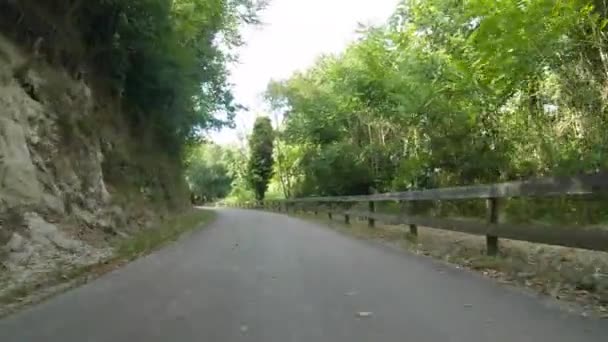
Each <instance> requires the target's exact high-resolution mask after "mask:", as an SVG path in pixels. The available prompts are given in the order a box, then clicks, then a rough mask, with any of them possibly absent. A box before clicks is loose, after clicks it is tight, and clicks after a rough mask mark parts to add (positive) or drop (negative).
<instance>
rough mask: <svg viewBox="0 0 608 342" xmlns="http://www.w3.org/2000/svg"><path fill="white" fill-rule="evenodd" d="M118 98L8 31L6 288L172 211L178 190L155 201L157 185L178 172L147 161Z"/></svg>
mask: <svg viewBox="0 0 608 342" xmlns="http://www.w3.org/2000/svg"><path fill="white" fill-rule="evenodd" d="M112 102H116V101H108V100H105V101H103V100H100V98H99V97H98V96H96V95H95V94H94V93H93V91H92V90H91V88H90V87H89V86H88V85H87V84H86V82H84V81H83V80H76V79H74V78H72V77H71V76H69V75H68V73H67V72H65V71H64V70H61V69H60V68H56V67H50V66H49V65H47V64H45V63H44V62H42V61H34V60H32V58H31V57H30V56H28V55H27V54H26V53H24V52H22V51H20V50H19V48H18V47H17V46H16V45H15V44H13V43H11V42H10V41H8V40H7V39H5V38H3V37H0V263H1V264H0V295H1V294H2V293H3V291H9V290H10V289H11V288H13V287H15V286H19V285H23V283H24V282H30V283H31V282H36V281H38V279H39V278H40V277H44V276H45V274H48V273H49V272H53V270H54V269H56V268H57V267H66V265H86V264H91V263H95V262H98V261H99V260H101V259H103V258H107V257H108V256H110V255H111V253H112V250H111V247H110V245H111V244H110V241H111V240H112V239H115V238H117V237H120V236H126V235H128V234H129V233H130V232H131V231H133V230H135V229H142V227H146V226H148V225H150V224H151V223H153V222H154V220H156V219H158V218H159V217H160V216H162V215H163V214H164V213H165V212H166V207H167V206H166V203H165V202H167V201H168V200H170V199H171V194H169V193H163V194H161V195H157V196H156V197H160V198H161V199H163V201H164V202H163V203H158V201H156V202H155V203H156V207H154V208H152V203H153V202H154V201H153V199H154V196H153V193H154V192H155V191H156V192H158V191H161V192H162V191H164V192H167V190H166V189H165V190H163V189H164V188H165V187H164V186H162V185H163V183H162V182H163V180H164V179H163V177H165V179H166V178H169V177H172V176H175V174H172V172H171V170H170V169H168V168H165V169H163V168H159V167H153V168H150V167H149V166H146V165H142V164H141V163H140V162H139V160H145V159H146V158H142V155H134V153H135V152H134V151H136V150H140V151H141V150H142V149H141V148H140V147H139V146H138V144H139V143H140V142H138V141H135V140H134V139H133V138H132V137H131V136H130V134H129V132H128V131H127V130H126V129H125V125H121V123H120V121H119V120H120V116H119V115H116V114H115V113H114V112H116V111H119V107H120V106H119V105H114V104H112ZM133 146H135V147H137V148H131V147H133ZM144 153H145V152H144ZM110 159H111V160H110ZM148 159H149V158H148ZM150 169H152V170H154V173H151V171H150ZM146 170H147V171H146ZM163 170H164V173H163V174H160V173H162V172H161V171H163ZM104 171H105V173H112V174H113V176H112V178H113V179H114V180H115V181H119V183H120V185H117V184H111V182H107V180H106V178H108V177H104ZM137 172H139V173H141V174H138V173H137ZM144 176H146V177H147V178H146V177H144Z"/></svg>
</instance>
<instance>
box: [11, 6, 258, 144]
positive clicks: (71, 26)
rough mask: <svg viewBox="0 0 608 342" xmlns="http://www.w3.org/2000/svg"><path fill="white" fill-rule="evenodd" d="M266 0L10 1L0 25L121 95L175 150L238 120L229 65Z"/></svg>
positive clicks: (138, 126) (135, 116)
mask: <svg viewBox="0 0 608 342" xmlns="http://www.w3.org/2000/svg"><path fill="white" fill-rule="evenodd" d="M265 3H266V2H265V1H264V0H91V1H83V0H48V1H37V0H23V1H16V2H15V1H11V2H4V3H2V4H0V11H1V13H2V14H1V17H2V19H3V20H1V21H2V22H3V23H2V24H0V26H3V29H4V31H8V32H10V31H16V32H14V35H15V36H16V38H17V39H18V40H19V41H20V42H26V43H27V42H34V41H39V42H41V44H40V50H41V51H40V52H41V53H43V54H45V55H46V56H47V59H48V60H49V61H51V62H52V63H56V64H61V65H62V66H64V67H66V68H67V69H68V70H70V71H71V72H78V73H82V71H83V70H86V71H87V72H86V73H85V74H86V76H85V77H87V78H88V80H89V81H91V82H92V83H93V84H95V85H98V86H99V85H101V87H100V88H104V90H107V89H110V90H111V92H112V93H113V94H115V96H117V97H119V98H120V99H121V100H122V102H123V104H124V107H125V108H126V110H125V111H124V113H125V114H126V115H127V117H128V119H129V122H130V123H131V124H132V125H133V127H134V131H135V132H138V131H139V132H141V131H146V132H149V131H152V132H153V133H154V134H155V138H156V140H157V141H158V142H159V145H161V146H163V147H164V148H165V149H166V150H167V151H170V152H172V153H174V154H175V153H179V152H181V151H182V147H183V146H184V145H185V144H187V143H188V142H190V141H192V140H196V139H198V137H199V136H200V132H201V130H206V129H211V128H220V127H223V126H226V125H232V121H233V116H234V113H235V111H236V110H238V109H239V105H238V104H237V103H236V102H235V99H234V97H233V95H232V92H231V89H230V86H229V84H228V82H227V75H228V72H227V64H228V63H229V62H231V61H233V60H234V59H235V56H234V54H233V52H232V51H234V49H233V48H234V47H236V46H239V45H241V44H242V41H241V37H240V35H239V28H240V27H241V25H244V24H255V23H257V12H258V10H260V9H261V8H263V7H264V6H265ZM15 23H18V25H16V24H15ZM4 26H6V27H4ZM26 45H27V44H26ZM98 90H99V89H98Z"/></svg>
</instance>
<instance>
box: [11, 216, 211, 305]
mask: <svg viewBox="0 0 608 342" xmlns="http://www.w3.org/2000/svg"><path fill="white" fill-rule="evenodd" d="M215 215H216V213H215V212H214V211H211V210H203V209H191V210H189V211H188V212H186V213H182V214H180V215H176V216H174V217H172V218H170V219H168V220H166V221H164V222H163V223H161V224H160V225H159V226H158V227H155V228H153V229H147V230H142V231H140V232H138V233H136V234H135V235H132V236H130V237H128V238H125V239H122V240H119V241H117V242H116V243H115V246H114V248H115V253H114V256H113V257H112V258H110V259H109V260H104V261H101V262H99V263H96V264H92V265H86V266H79V267H69V266H61V267H58V268H57V269H55V270H52V271H50V272H49V273H48V277H47V278H46V279H45V280H44V281H39V282H37V283H33V284H24V285H22V286H19V287H16V288H14V289H12V290H10V291H8V292H6V293H4V294H3V295H2V296H0V304H2V305H7V306H8V305H14V304H18V303H26V304H30V303H33V302H36V301H37V300H34V301H29V302H28V300H27V297H29V296H31V295H32V294H35V293H36V292H37V291H39V290H41V289H43V288H50V287H53V286H57V285H61V284H64V283H68V282H74V283H73V285H72V286H78V285H80V284H83V283H86V282H88V281H89V280H90V279H94V278H96V277H99V276H101V275H103V274H105V273H107V272H110V271H112V270H114V269H116V268H119V267H121V266H123V265H125V264H126V263H128V262H129V261H132V260H134V259H137V258H139V257H141V256H144V255H146V254H149V253H151V252H153V251H155V250H157V249H159V248H161V247H163V246H165V245H167V244H169V243H171V242H173V241H175V240H177V239H178V238H179V237H180V236H182V235H183V234H184V233H187V232H189V231H192V230H195V229H197V228H202V227H204V226H206V225H207V224H208V223H210V222H211V221H213V219H214V218H215ZM47 297H48V296H47ZM8 313H9V312H5V311H3V310H0V316H2V315H3V314H8Z"/></svg>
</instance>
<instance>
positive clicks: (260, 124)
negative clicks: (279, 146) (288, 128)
mask: <svg viewBox="0 0 608 342" xmlns="http://www.w3.org/2000/svg"><path fill="white" fill-rule="evenodd" d="M273 146H274V131H273V128H272V123H271V122H270V119H269V118H268V117H258V118H257V119H256V121H255V124H254V126H253V132H252V133H251V137H250V138H249V149H250V156H249V161H248V164H247V181H248V183H249V186H250V187H251V189H252V190H253V192H254V193H255V198H256V199H257V200H263V199H264V195H265V194H266V190H268V183H269V182H270V178H271V177H272V171H273V165H274V158H273V150H274V147H273Z"/></svg>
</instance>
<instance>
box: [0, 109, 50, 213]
mask: <svg viewBox="0 0 608 342" xmlns="http://www.w3.org/2000/svg"><path fill="white" fill-rule="evenodd" d="M0 198H1V199H2V200H3V201H5V202H6V204H7V206H8V207H12V206H15V205H28V204H37V203H39V202H40V200H41V199H42V189H41V187H40V183H39V182H38V178H37V177H36V169H35V168H34V164H32V158H31V157H30V152H29V150H28V147H27V142H26V139H25V133H24V130H23V127H22V126H20V125H18V124H17V123H15V122H14V121H12V120H10V119H7V118H2V117H0Z"/></svg>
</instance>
